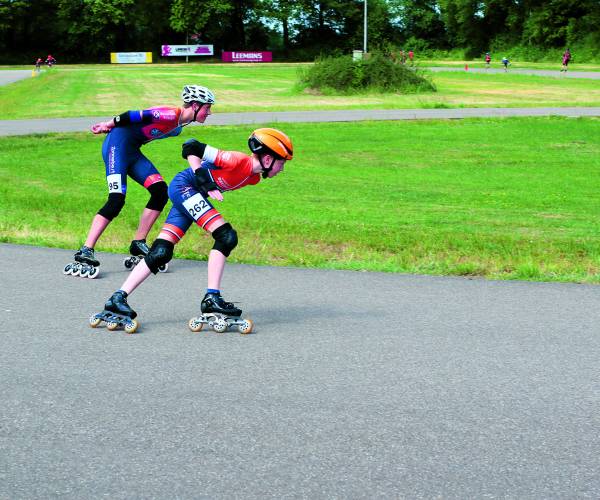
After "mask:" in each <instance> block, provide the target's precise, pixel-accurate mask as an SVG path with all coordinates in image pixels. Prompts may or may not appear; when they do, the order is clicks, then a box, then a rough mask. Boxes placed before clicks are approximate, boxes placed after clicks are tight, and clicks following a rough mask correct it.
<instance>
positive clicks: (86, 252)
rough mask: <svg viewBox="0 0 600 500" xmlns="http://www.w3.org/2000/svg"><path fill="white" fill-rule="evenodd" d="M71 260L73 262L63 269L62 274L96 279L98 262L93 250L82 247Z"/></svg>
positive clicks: (98, 270) (98, 272)
mask: <svg viewBox="0 0 600 500" xmlns="http://www.w3.org/2000/svg"><path fill="white" fill-rule="evenodd" d="M73 258H74V260H75V262H69V263H68V264H67V265H66V266H65V268H64V269H63V274H67V275H69V274H70V275H72V276H80V277H81V278H91V279H94V278H97V277H98V275H99V274H100V269H99V266H100V261H98V260H97V259H96V257H95V255H94V249H93V248H89V247H86V246H85V245H83V246H82V247H81V248H80V249H79V250H77V252H75V255H74V257H73Z"/></svg>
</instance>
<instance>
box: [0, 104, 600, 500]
mask: <svg viewBox="0 0 600 500" xmlns="http://www.w3.org/2000/svg"><path fill="white" fill-rule="evenodd" d="M577 109H582V108H577ZM400 111H403V112H406V111H408V112H411V111H412V112H414V110H400ZM420 111H424V112H432V111H435V112H448V111H453V110H420ZM463 111H464V110H463ZM467 111H472V110H467ZM473 111H480V110H473ZM529 111H532V110H529ZM533 111H536V110H533ZM387 112H388V111H386V113H387ZM495 112H498V110H495ZM500 112H501V111H500ZM596 112H597V111H596ZM359 113H360V112H359ZM327 114H328V115H329V114H331V112H328V113H327ZM217 116H222V114H221V115H213V116H211V119H212V118H213V117H214V118H216V117H217ZM242 118H243V117H242ZM263 118H264V117H261V118H260V119H263ZM240 119H241V118H240ZM355 119H356V118H355ZM358 119H361V118H358ZM363 119H364V118H363ZM369 119H374V118H369ZM389 119H398V118H389ZM84 120H86V122H85V125H81V127H83V128H82V130H83V129H87V127H88V126H89V124H90V123H92V122H93V121H94V119H93V118H87V119H84ZM267 121H272V120H271V119H267ZM301 121H307V119H306V117H305V116H303V117H302V120H301ZM44 122H45V123H47V121H44ZM11 123H13V124H14V122H11ZM25 133H31V132H25ZM190 237H197V236H190ZM71 256H72V251H66V250H56V249H47V248H36V247H24V246H16V245H6V244H4V245H0V283H1V284H2V286H1V287H0V299H1V300H0V320H1V321H0V339H1V340H0V499H10V500H13V499H21V498H22V499H32V498H40V499H42V498H43V499H46V498H57V497H61V498H98V497H109V498H115V499H120V498H123V499H129V498H169V499H171V498H211V499H212V498H244V499H251V498H261V499H262V498H369V499H371V498H460V499H463V498H598V497H599V496H600V459H599V458H598V456H599V455H598V450H599V449H600V433H599V432H598V429H599V428H600V371H599V370H598V359H600V335H598V328H599V327H598V325H599V324H600V321H599V320H600V310H599V308H598V307H597V304H598V298H599V294H600V289H599V288H598V287H593V286H585V285H573V284H548V283H525V282H494V281H483V280H467V279H458V278H436V277H427V276H410V275H397V274H382V273H360V272H345V271H324V270H314V269H293V268H270V267H257V266H242V265H231V266H228V269H227V272H226V276H225V281H224V291H225V296H226V297H227V298H230V299H234V300H236V301H240V302H241V307H242V308H243V309H244V310H246V311H247V314H248V316H249V317H251V318H252V319H254V321H255V323H256V333H255V334H253V335H248V336H242V335H239V334H238V333H237V332H228V333H226V334H216V333H214V332H201V333H199V334H193V333H191V332H190V331H189V330H188V329H187V326H186V324H187V320H188V319H189V318H190V317H191V316H193V315H195V314H197V312H198V308H199V302H200V297H201V295H202V293H203V288H204V282H205V279H206V264H205V263H203V262H191V261H180V260H177V261H174V262H173V264H172V267H171V272H169V273H167V274H164V275H159V276H157V277H155V278H151V279H149V280H148V281H147V282H146V283H144V285H142V287H141V288H140V289H139V290H138V291H136V292H135V294H134V295H133V296H132V297H131V299H130V303H131V304H132V305H133V306H134V308H135V309H136V310H137V311H138V312H139V314H140V321H141V323H142V327H141V330H140V334H139V335H133V336H129V335H126V334H124V333H123V332H122V331H120V332H113V333H110V332H108V331H107V330H106V329H104V328H102V329H97V330H92V329H91V328H89V326H87V319H88V317H89V315H90V314H92V313H94V312H98V311H99V310H100V309H101V308H102V304H103V302H104V300H105V299H106V297H108V296H109V295H110V294H111V293H112V291H114V290H115V289H116V288H118V287H119V285H120V284H121V283H122V281H123V280H124V278H125V276H126V271H124V270H123V268H122V263H121V261H122V259H123V257H124V256H118V255H109V254H100V258H101V260H102V264H103V265H102V270H103V271H102V276H101V277H100V278H99V279H97V280H88V279H85V280H84V279H79V278H72V277H66V276H63V275H62V274H61V273H60V270H61V269H62V267H63V265H64V264H65V263H66V262H68V261H70V259H71Z"/></svg>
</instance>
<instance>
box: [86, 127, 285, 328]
mask: <svg viewBox="0 0 600 500" xmlns="http://www.w3.org/2000/svg"><path fill="white" fill-rule="evenodd" d="M248 146H249V148H250V151H251V152H252V154H251V155H247V154H245V153H240V152H236V151H221V150H218V149H216V148H214V147H212V146H209V145H207V144H203V143H201V142H198V141H197V140H195V139H191V140H189V141H187V142H185V143H184V144H183V148H182V149H183V150H182V155H183V157H184V158H186V159H187V161H188V163H189V168H187V169H185V170H183V171H181V172H179V173H178V174H177V175H176V176H175V178H174V179H173V181H172V182H171V184H170V185H169V198H170V199H171V202H172V203H173V207H172V208H171V210H170V212H169V215H168V216H167V219H166V221H165V224H164V226H163V227H162V229H161V232H160V234H159V235H158V238H157V239H156V240H155V241H154V243H153V244H152V247H151V248H150V252H149V253H148V255H146V256H145V257H144V260H143V261H141V262H140V263H139V264H138V265H137V266H136V267H135V269H134V270H133V271H132V273H131V274H130V275H129V277H128V278H127V279H126V280H125V282H124V283H123V285H122V286H121V288H120V289H119V290H117V291H116V292H115V293H114V294H113V295H112V296H111V297H110V298H109V299H108V301H107V302H106V304H105V306H104V311H103V312H102V313H99V314H96V315H95V316H92V318H91V320H90V321H91V322H92V326H96V325H97V324H98V323H99V321H100V320H103V321H106V322H107V323H109V326H110V323H112V324H113V325H114V327H116V326H117V324H121V325H123V326H127V325H128V324H131V321H132V320H133V319H134V318H135V317H136V316H137V314H136V312H135V311H133V310H132V309H131V307H129V305H128V303H127V296H128V295H129V294H131V293H132V292H133V291H134V290H135V289H136V288H137V287H138V286H139V285H140V284H141V283H142V282H143V281H144V280H145V279H146V278H148V276H150V274H156V273H157V271H158V270H159V267H160V266H163V265H166V264H167V263H168V262H169V261H170V260H171V258H172V257H173V249H174V247H175V245H176V244H177V243H178V242H179V241H181V239H182V238H183V237H184V235H185V233H186V232H187V230H188V229H189V228H190V226H191V225H192V224H193V223H195V224H196V225H198V226H199V227H200V228H202V229H204V230H205V231H208V232H209V233H211V235H212V237H213V238H214V240H215V242H214V245H213V247H212V249H211V250H210V252H209V255H208V286H207V290H206V295H205V296H204V298H203V300H202V303H201V310H202V313H203V314H206V315H210V314H213V315H214V314H215V313H216V315H221V316H223V317H225V319H228V318H229V319H230V318H234V319H235V318H239V317H240V316H241V314H242V311H241V310H240V309H238V308H237V307H235V305H234V304H232V303H230V302H226V301H225V300H224V299H223V297H222V296H221V278H222V276H223V271H224V269H225V263H226V260H227V257H228V256H229V255H230V253H231V251H232V250H233V249H234V248H235V247H236V245H237V243H238V238H237V233H236V231H235V229H233V227H232V226H231V224H230V223H229V222H227V221H226V220H225V219H224V218H223V216H222V215H221V214H220V213H219V211H218V210H217V209H216V208H214V207H213V205H212V204H211V202H210V201H209V198H212V199H215V200H218V201H222V200H223V194H222V193H224V192H227V191H233V190H236V189H241V188H243V187H245V186H249V185H255V184H258V183H259V182H260V180H261V177H262V178H263V179H271V178H273V177H275V176H276V175H278V174H279V173H280V172H282V171H283V168H284V165H285V162H286V161H288V160H291V159H292V158H293V146H292V141H291V140H290V139H289V137H288V136H287V135H286V134H284V133H283V132H281V131H280V130H276V129H272V128H260V129H257V130H255V131H254V132H252V134H251V135H250V137H249V139H248ZM92 320H94V321H97V322H96V325H94V322H93V321H92ZM206 323H208V321H206ZM229 324H237V323H229ZM221 325H223V323H222V322H221ZM227 326H229V325H225V328H226V327H227ZM190 327H191V324H190ZM200 328H201V326H200ZM250 329H251V326H250ZM240 331H242V330H241V329H240ZM130 333H131V332H130ZM243 333H248V332H243Z"/></svg>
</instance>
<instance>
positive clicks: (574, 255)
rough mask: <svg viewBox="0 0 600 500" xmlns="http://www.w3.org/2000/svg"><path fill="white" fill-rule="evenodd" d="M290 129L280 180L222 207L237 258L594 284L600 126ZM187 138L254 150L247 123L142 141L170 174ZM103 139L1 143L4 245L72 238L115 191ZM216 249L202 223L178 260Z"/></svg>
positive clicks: (541, 122) (597, 276)
mask: <svg viewBox="0 0 600 500" xmlns="http://www.w3.org/2000/svg"><path fill="white" fill-rule="evenodd" d="M280 127H282V128H283V129H285V130H286V131H287V132H288V133H289V134H290V136H291V137H292V138H293V139H294V141H295V159H294V160H293V161H292V162H291V163H289V164H288V165H287V166H286V169H285V171H284V173H283V174H281V175H280V176H278V177H277V178H275V179H272V180H269V181H265V182H261V183H260V184H259V185H258V186H256V187H248V188H245V189H243V190H240V191H237V192H232V193H226V194H225V201H224V202H223V203H216V205H217V206H218V208H219V209H220V210H221V212H222V213H223V214H224V215H225V217H226V218H227V219H228V220H229V221H231V222H232V224H233V225H234V226H235V227H236V229H238V231H239V235H240V244H239V246H238V248H236V250H235V252H234V253H233V254H232V257H231V260H232V261H235V262H245V263H254V264H271V265H292V266H310V267H325V268H336V269H354V270H376V271H391V272H410V273H424V274H445V275H462V276H484V277H488V278H501V279H531V280H558V281H576V282H592V283H598V282H600V197H599V196H598V192H600V175H599V174H600V120H597V119H564V118H511V119H473V120H460V121H429V122H361V123H336V124H285V126H283V125H280ZM192 132H193V133H194V135H195V136H196V137H198V138H200V139H202V140H204V141H206V142H208V143H210V144H213V145H215V146H218V147H221V148H225V149H237V150H245V147H246V146H245V139H246V137H247V136H248V133H249V128H248V127H204V128H202V129H198V128H196V129H194V130H193V131H192V130H189V129H186V130H185V133H184V134H183V137H182V138H180V139H169V140H164V141H156V142H155V143H152V144H150V145H148V146H146V147H145V148H144V150H145V153H146V154H147V156H149V157H150V158H151V159H152V160H153V161H154V162H155V163H156V165H157V166H158V167H159V169H160V170H161V172H162V173H163V175H164V176H165V178H166V179H167V180H170V179H171V178H172V177H173V176H174V175H175V173H177V172H178V171H179V170H181V169H182V168H184V167H185V162H184V160H182V159H181V157H180V145H181V143H182V142H183V140H185V138H186V137H189V136H191V134H192ZM100 147H101V139H100V138H99V137H94V136H92V135H91V134H52V135H46V136H28V137H8V138H6V137H5V138H0V199H1V200H2V201H1V203H2V210H1V211H0V241H4V242H15V243H26V244H36V245H47V246H57V247H64V248H76V247H78V246H79V245H80V244H81V243H82V241H83V240H84V238H85V235H86V232H87V230H88V227H89V223H90V221H91V218H92V216H93V215H94V213H95V212H96V210H97V209H98V208H99V207H100V206H101V205H102V204H103V203H104V201H105V198H106V185H105V179H104V167H103V164H102V161H101V156H100ZM146 201H147V194H146V193H145V192H144V190H143V189H142V188H140V187H139V186H136V185H131V186H130V189H129V191H128V199H127V205H126V207H125V209H124V210H123V212H122V214H121V216H120V217H119V218H118V219H116V220H115V222H114V223H113V224H112V225H111V226H110V227H109V229H108V230H107V232H106V234H105V235H104V236H103V238H102V239H101V240H100V243H99V245H98V249H99V250H100V251H101V252H102V251H119V252H125V251H126V249H127V245H128V242H129V241H130V240H131V238H132V236H133V233H134V230H135V227H136V226H137V221H138V217H139V214H140V211H141V209H142V208H143V206H144V205H145V203H146ZM165 215H166V213H165ZM162 220H164V215H163V216H162V218H161V221H162ZM159 226H160V224H157V227H156V228H155V229H154V230H153V232H152V235H151V236H154V235H156V233H157V231H158V228H159ZM211 246H212V239H211V238H210V237H208V236H206V235H204V234H202V233H201V231H199V230H198V229H195V228H192V229H191V230H190V234H189V235H188V236H186V238H185V239H184V241H183V242H182V243H181V244H180V245H179V246H178V248H177V253H176V255H177V256H179V257H186V258H204V257H205V255H206V253H207V251H208V250H209V248H210V247H211Z"/></svg>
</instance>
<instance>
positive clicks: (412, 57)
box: [408, 50, 415, 65]
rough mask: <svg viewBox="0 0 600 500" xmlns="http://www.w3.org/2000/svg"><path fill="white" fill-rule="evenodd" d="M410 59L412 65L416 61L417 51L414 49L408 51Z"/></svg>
mask: <svg viewBox="0 0 600 500" xmlns="http://www.w3.org/2000/svg"><path fill="white" fill-rule="evenodd" d="M408 59H409V60H410V64H411V65H413V64H414V63H415V53H414V52H413V51H412V50H409V51H408Z"/></svg>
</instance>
